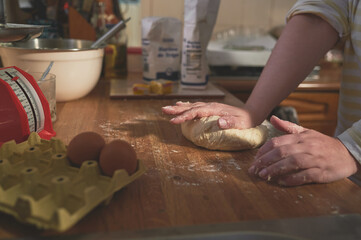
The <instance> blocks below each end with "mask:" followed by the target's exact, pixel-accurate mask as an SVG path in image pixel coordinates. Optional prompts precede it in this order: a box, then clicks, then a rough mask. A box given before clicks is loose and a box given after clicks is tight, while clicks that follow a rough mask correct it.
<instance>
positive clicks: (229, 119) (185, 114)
mask: <svg viewBox="0 0 361 240" xmlns="http://www.w3.org/2000/svg"><path fill="white" fill-rule="evenodd" d="M162 111H163V113H165V114H169V115H176V116H175V117H174V118H172V119H171V120H170V122H172V123H174V124H180V123H183V122H185V121H188V120H192V119H196V118H202V117H209V116H220V118H219V119H218V125H219V127H220V128H222V129H229V128H237V129H246V128H251V127H255V126H257V125H258V124H259V123H258V124H257V123H254V122H253V119H252V116H251V112H250V111H249V110H247V109H245V108H237V107H233V106H230V105H226V104H222V103H217V102H209V103H206V102H195V103H190V102H177V103H176V105H174V106H165V107H163V108H162Z"/></svg>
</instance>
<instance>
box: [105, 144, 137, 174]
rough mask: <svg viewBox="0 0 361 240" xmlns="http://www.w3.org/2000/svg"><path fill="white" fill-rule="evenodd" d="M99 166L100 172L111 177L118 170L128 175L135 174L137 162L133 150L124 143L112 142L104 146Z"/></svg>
mask: <svg viewBox="0 0 361 240" xmlns="http://www.w3.org/2000/svg"><path fill="white" fill-rule="evenodd" d="M99 165H100V168H101V169H102V171H103V172H104V173H105V174H106V175H108V176H113V174H114V172H115V171H116V170H118V169H125V170H126V171H127V172H128V174H129V175H132V174H133V173H135V172H136V170H137V166H138V161H137V155H136V152H135V150H134V148H133V147H132V146H131V145H130V144H129V143H128V142H126V141H123V140H114V141H112V142H110V143H108V144H106V145H105V146H104V148H103V149H102V151H101V153H100V158H99Z"/></svg>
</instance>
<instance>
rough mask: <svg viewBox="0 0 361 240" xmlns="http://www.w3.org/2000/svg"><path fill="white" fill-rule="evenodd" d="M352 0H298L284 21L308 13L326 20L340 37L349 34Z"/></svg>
mask: <svg viewBox="0 0 361 240" xmlns="http://www.w3.org/2000/svg"><path fill="white" fill-rule="evenodd" d="M354 2H356V1H354V0H318V1H317V0H299V1H297V2H296V4H295V5H294V6H293V7H292V8H291V9H290V10H289V12H288V13H287V17H286V21H289V20H290V19H291V18H292V17H293V16H294V15H297V14H305V13H310V14H314V15H317V16H319V17H321V18H322V19H324V20H325V21H327V22H328V23H329V24H330V25H331V26H332V27H333V28H334V29H335V30H336V31H337V32H338V33H339V36H340V38H343V37H345V36H348V35H349V34H350V27H349V20H350V18H351V17H352V13H350V9H353V8H352V7H350V4H356V3H354Z"/></svg>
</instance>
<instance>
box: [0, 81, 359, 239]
mask: <svg viewBox="0 0 361 240" xmlns="http://www.w3.org/2000/svg"><path fill="white" fill-rule="evenodd" d="M133 78H136V77H134V76H129V79H133ZM222 91H225V90H222ZM225 94H226V95H225V97H224V98H223V99H219V100H218V101H220V102H224V103H227V104H231V105H235V106H241V105H242V102H241V101H240V100H238V99H237V98H236V97H234V96H233V95H231V94H229V93H228V92H227V91H225ZM177 100H180V99H140V100H135V99H133V100H124V99H115V100H114V99H110V98H109V81H107V80H101V81H99V83H98V85H97V87H96V88H95V89H94V90H93V91H92V92H91V93H90V94H89V95H88V96H86V97H84V98H82V99H79V100H76V101H71V102H65V103H58V104H57V121H56V122H55V124H54V129H55V131H56V132H57V138H59V139H61V140H62V141H64V142H65V143H66V144H68V143H69V142H70V140H71V139H72V138H73V137H74V136H75V135H77V134H79V133H81V132H84V131H95V132H98V133H100V134H101V135H103V136H104V138H105V139H106V141H111V140H114V139H123V140H126V141H128V142H130V143H131V144H132V146H133V147H134V148H135V150H136V152H137V156H138V158H139V159H141V160H142V161H143V163H144V165H145V167H146V169H147V170H146V172H145V174H144V175H142V176H141V177H140V178H139V179H137V180H136V181H134V182H132V183H130V184H129V185H128V186H127V187H125V188H124V189H122V190H120V191H119V192H117V193H116V194H115V195H114V196H113V198H112V200H111V201H110V203H109V204H108V205H101V206H99V207H97V208H96V209H94V210H93V211H91V212H90V213H89V214H88V215H86V216H85V217H84V218H83V219H82V220H81V221H80V222H78V223H77V224H76V225H75V226H74V227H72V228H71V229H69V230H68V231H66V232H64V233H57V232H54V231H42V230H38V229H36V228H35V227H33V226H29V225H25V224H22V223H19V222H17V221H16V220H15V219H14V218H12V217H11V216H8V215H6V214H3V213H0V238H15V237H26V236H50V235H60V236H68V235H73V236H75V235H79V234H80V235H83V234H104V233H114V232H117V233H118V237H120V236H122V234H121V233H122V232H127V236H131V235H132V234H130V233H134V232H139V231H142V230H143V231H147V230H148V231H153V232H152V234H153V236H157V234H158V235H160V234H161V233H164V231H166V230H159V231H156V232H154V231H155V230H154V229H171V228H176V227H185V226H191V227H193V230H192V231H193V233H195V230H194V227H197V226H204V225H208V224H215V225H213V226H218V224H235V223H248V222H250V221H256V222H257V221H268V223H269V222H274V221H275V222H278V223H280V225H282V226H286V225H284V223H281V222H280V221H282V220H285V219H292V218H296V219H298V218H310V217H311V218H313V217H321V216H341V218H342V216H344V215H345V214H347V215H348V214H357V216H359V214H361V207H360V203H361V188H360V187H359V186H357V185H356V184H354V183H353V182H352V181H350V180H348V179H344V180H340V181H337V182H334V183H329V184H310V185H305V186H300V187H290V188H286V187H281V186H278V185H275V184H272V183H269V182H265V181H261V180H260V179H258V178H256V177H253V176H250V175H249V174H248V172H247V169H248V167H249V166H250V164H251V162H252V161H253V158H254V155H255V154H256V152H257V150H248V151H238V152H221V151H209V150H206V149H202V148H199V147H197V146H195V145H193V144H192V143H191V142H189V141H188V140H186V139H185V138H184V137H183V136H182V134H181V130H180V126H179V125H172V124H171V123H169V121H168V120H169V117H168V116H165V115H163V114H162V113H161V107H162V106H166V105H170V104H174V103H175V102H176V101H177ZM187 100H189V99H187ZM193 100H194V101H198V100H202V101H205V100H207V99H193ZM193 100H192V101H193ZM212 101H214V99H212ZM335 223H337V222H335ZM258 224H259V223H257V224H256V225H253V226H254V227H253V230H255V229H257V228H256V227H255V226H258ZM348 225H349V224H348ZM247 226H248V225H243V228H240V229H244V230H247V229H251V228H250V227H247ZM259 226H262V224H261V225H259ZM290 226H291V225H290ZM294 226H296V225H294ZM332 226H333V228H335V229H333V230H335V231H336V230H337V226H338V225H337V224H336V225H332ZM200 229H202V230H203V231H204V229H205V228H204V227H203V228H200ZM212 229H213V230H215V229H217V227H211V228H207V231H212ZM225 229H226V228H225ZM260 229H262V228H260ZM265 229H266V228H265ZM272 229H273V230H272ZM277 229H278V231H281V230H280V229H281V228H277V227H273V228H267V231H277ZM283 229H284V230H283V231H288V230H287V229H286V228H284V227H283ZM218 230H219V229H218ZM300 232H301V233H302V231H300ZM179 233H180V232H179ZM173 234H177V231H176V230H173ZM138 236H139V235H138ZM315 236H316V235H315ZM98 237H99V236H98ZM99 238H100V237H99ZM99 238H93V239H99ZM77 239H80V238H77ZM103 239H105V238H103ZM219 239H222V238H219ZM261 239H262V238H261ZM263 239H268V238H263Z"/></svg>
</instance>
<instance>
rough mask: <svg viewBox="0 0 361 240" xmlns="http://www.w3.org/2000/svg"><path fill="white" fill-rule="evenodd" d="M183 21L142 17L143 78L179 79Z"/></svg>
mask: <svg viewBox="0 0 361 240" xmlns="http://www.w3.org/2000/svg"><path fill="white" fill-rule="evenodd" d="M181 34H182V22H181V21H180V20H179V19H176V18H171V17H147V18H143V19H142V55H143V79H144V80H145V81H147V82H149V81H152V80H157V79H166V80H171V81H174V82H176V81H178V80H179V78H180V60H181V57H180V54H181Z"/></svg>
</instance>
